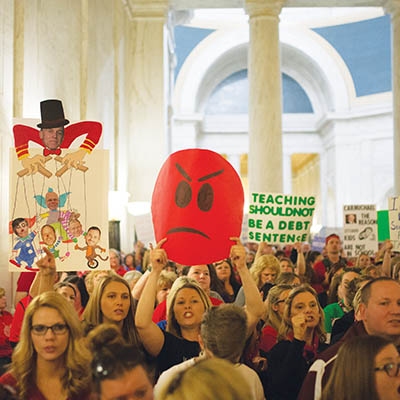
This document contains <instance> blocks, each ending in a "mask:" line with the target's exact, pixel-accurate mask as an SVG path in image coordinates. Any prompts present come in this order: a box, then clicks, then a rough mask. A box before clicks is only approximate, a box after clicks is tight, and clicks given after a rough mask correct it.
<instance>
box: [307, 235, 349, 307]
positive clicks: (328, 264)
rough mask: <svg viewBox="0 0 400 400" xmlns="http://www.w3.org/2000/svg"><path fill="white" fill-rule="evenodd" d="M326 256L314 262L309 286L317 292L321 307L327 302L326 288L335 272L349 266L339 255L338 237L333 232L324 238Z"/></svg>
mask: <svg viewBox="0 0 400 400" xmlns="http://www.w3.org/2000/svg"><path fill="white" fill-rule="evenodd" d="M325 249H326V257H325V258H324V259H323V260H321V261H319V262H317V263H315V264H314V267H313V268H314V271H315V274H314V278H313V279H312V281H311V286H312V287H313V288H314V290H315V291H316V292H317V294H318V300H319V302H320V304H321V307H322V308H324V307H326V306H327V304H328V293H327V291H328V289H329V285H330V283H331V280H332V278H333V277H334V276H335V275H336V274H340V272H341V271H342V270H343V268H344V267H346V266H349V267H350V266H351V264H349V263H348V262H347V260H346V259H345V258H342V257H341V256H340V252H341V249H342V248H341V243H340V238H339V236H338V235H336V234H335V233H332V234H331V235H329V236H327V237H326V239H325Z"/></svg>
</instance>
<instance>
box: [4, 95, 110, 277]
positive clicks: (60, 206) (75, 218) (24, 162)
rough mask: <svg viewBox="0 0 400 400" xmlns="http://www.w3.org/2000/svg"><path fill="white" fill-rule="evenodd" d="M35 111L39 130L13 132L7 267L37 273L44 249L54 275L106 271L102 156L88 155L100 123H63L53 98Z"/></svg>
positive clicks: (26, 127) (105, 154)
mask: <svg viewBox="0 0 400 400" xmlns="http://www.w3.org/2000/svg"><path fill="white" fill-rule="evenodd" d="M41 112H42V122H41V124H38V125H37V126H38V127H39V128H40V129H37V128H36V127H35V126H30V125H28V124H17V125H14V128H13V131H14V142H15V148H13V149H11V154H10V207H9V224H8V232H9V248H10V254H9V263H8V264H9V270H10V271H18V272H21V271H34V270H37V267H36V262H37V260H38V259H39V258H40V257H42V256H43V254H44V251H43V248H44V247H47V249H49V250H50V251H51V252H52V253H53V255H54V257H55V259H56V267H57V270H58V271H77V270H78V271H79V270H93V269H109V268H110V262H109V255H108V212H107V210H108V152H107V151H104V150H93V148H94V147H95V146H96V144H97V143H98V141H99V139H100V137H101V131H102V126H101V124H100V123H99V122H96V121H81V122H77V123H74V124H71V125H68V124H69V121H68V120H67V119H65V117H64V112H63V109H62V104H61V102H60V101H59V100H47V101H44V102H42V103H41ZM30 123H31V121H30ZM65 126H66V127H65ZM78 142H80V146H79V143H78ZM31 144H36V147H32V146H31ZM74 144H76V146H79V148H78V149H77V147H75V148H73V146H74ZM34 146H35V145H34ZM67 160H69V161H68V163H67ZM105 210H106V211H105Z"/></svg>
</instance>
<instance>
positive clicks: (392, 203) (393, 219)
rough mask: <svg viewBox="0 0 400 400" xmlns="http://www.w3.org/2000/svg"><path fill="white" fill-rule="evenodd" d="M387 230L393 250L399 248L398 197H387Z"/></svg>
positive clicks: (399, 215) (399, 213)
mask: <svg viewBox="0 0 400 400" xmlns="http://www.w3.org/2000/svg"><path fill="white" fill-rule="evenodd" d="M388 211H389V232H390V240H391V241H392V243H393V250H397V251H399V250H400V197H399V196H396V197H390V198H389V207H388Z"/></svg>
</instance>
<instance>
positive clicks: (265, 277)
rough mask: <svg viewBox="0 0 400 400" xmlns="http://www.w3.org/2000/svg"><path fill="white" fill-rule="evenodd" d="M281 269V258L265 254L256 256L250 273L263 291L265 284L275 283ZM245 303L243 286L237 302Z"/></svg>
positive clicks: (238, 303)
mask: <svg viewBox="0 0 400 400" xmlns="http://www.w3.org/2000/svg"><path fill="white" fill-rule="evenodd" d="M280 271H281V267H280V264H279V260H278V259H277V258H276V257H275V256H274V255H272V254H265V255H262V256H259V257H257V258H256V261H255V262H254V264H253V265H252V266H251V268H250V275H251V276H252V278H253V280H254V282H255V283H256V285H257V288H258V290H260V291H261V288H262V287H263V286H264V285H265V284H270V286H272V285H273V284H275V281H276V278H277V277H278V275H279V274H280ZM244 303H245V299H244V293H243V287H241V288H240V289H239V292H238V294H237V296H236V299H235V304H236V305H238V306H243V305H244Z"/></svg>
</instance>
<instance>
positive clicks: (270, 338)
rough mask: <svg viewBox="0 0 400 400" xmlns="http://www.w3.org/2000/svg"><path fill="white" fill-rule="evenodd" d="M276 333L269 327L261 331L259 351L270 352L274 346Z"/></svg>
mask: <svg viewBox="0 0 400 400" xmlns="http://www.w3.org/2000/svg"><path fill="white" fill-rule="evenodd" d="M277 337H278V332H277V331H276V329H274V328H273V327H272V326H271V325H266V326H264V328H263V329H262V332H261V337H260V343H259V349H260V350H262V351H265V352H267V351H270V350H271V349H272V348H273V347H274V346H275V345H276V338H277Z"/></svg>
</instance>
